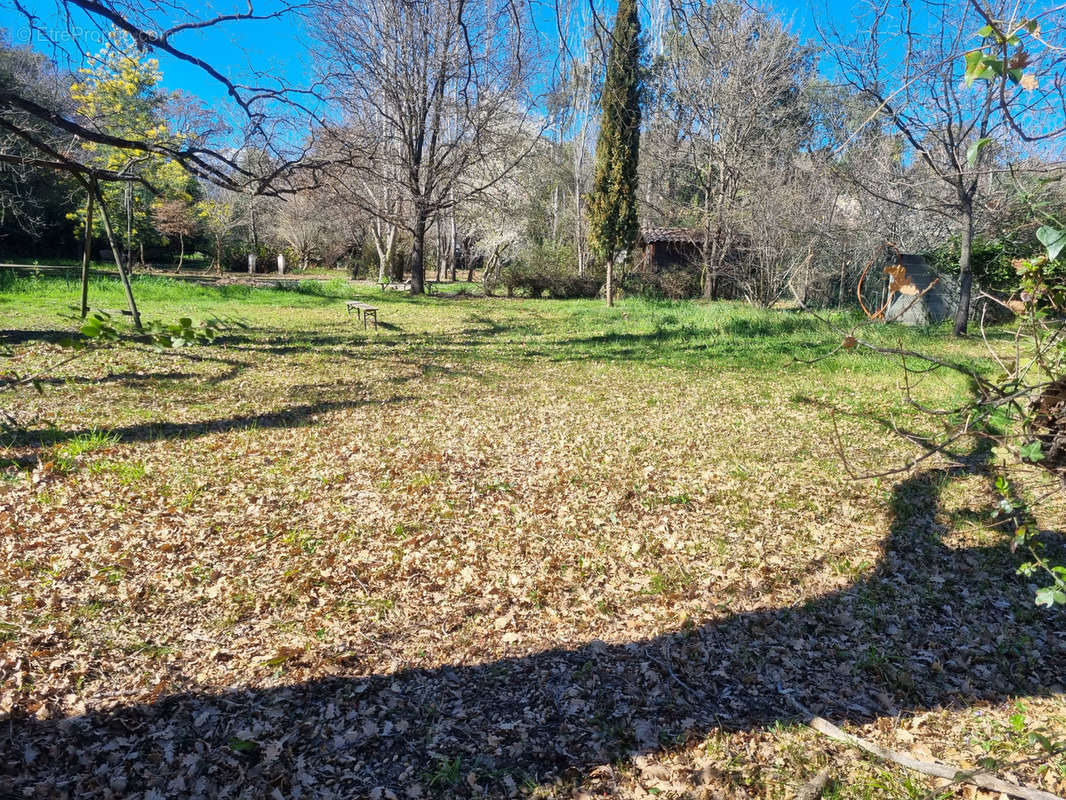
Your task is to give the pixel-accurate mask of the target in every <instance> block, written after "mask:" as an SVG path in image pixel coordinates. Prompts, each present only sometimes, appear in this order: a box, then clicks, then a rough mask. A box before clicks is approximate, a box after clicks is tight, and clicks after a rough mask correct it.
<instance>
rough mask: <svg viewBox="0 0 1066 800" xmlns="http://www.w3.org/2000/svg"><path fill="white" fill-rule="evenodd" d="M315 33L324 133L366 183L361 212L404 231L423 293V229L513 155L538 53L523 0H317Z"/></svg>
mask: <svg viewBox="0 0 1066 800" xmlns="http://www.w3.org/2000/svg"><path fill="white" fill-rule="evenodd" d="M314 19H315V32H316V36H317V38H318V40H319V41H320V43H321V58H320V61H321V63H323V64H329V65H330V67H329V69H328V70H327V71H326V73H325V74H324V75H323V76H322V82H323V84H325V85H328V86H330V87H331V91H332V95H333V97H334V98H335V99H336V100H337V101H338V103H339V105H340V108H341V109H342V110H343V114H344V128H343V130H337V131H336V132H335V135H336V138H337V139H338V141H340V142H343V143H344V144H345V145H346V146H347V149H348V157H349V164H350V166H351V168H352V169H353V170H355V171H356V173H357V174H359V175H360V176H361V179H362V181H363V182H364V184H365V185H367V186H370V187H385V186H388V185H389V184H390V182H392V183H394V185H396V186H397V187H398V188H399V189H400V190H402V193H403V196H402V198H400V200H401V201H402V202H399V203H398V204H396V205H394V204H393V203H394V201H393V200H392V199H391V198H389V199H385V200H384V202H383V198H382V197H381V195H380V194H375V193H374V192H373V191H371V192H369V193H366V194H367V195H369V196H368V197H367V198H366V201H365V202H364V206H365V208H366V211H367V212H368V213H370V214H372V215H374V216H376V217H378V218H379V219H381V220H383V221H384V222H387V223H392V224H396V225H400V226H401V227H402V228H403V229H405V230H406V231H407V233H408V235H409V236H410V240H411V291H412V293H415V294H420V293H422V292H423V290H424V289H423V287H424V280H425V254H426V242H425V239H426V230H427V228H428V227H429V226H430V224H431V222H432V220H433V219H434V217H435V216H436V215H438V214H440V213H441V212H442V211H444V210H446V209H450V208H452V207H453V206H455V205H456V204H459V203H462V202H464V201H466V200H469V199H470V198H472V197H476V196H477V195H479V194H480V193H482V192H484V191H485V190H486V189H488V188H489V187H491V186H492V185H493V184H494V183H495V182H497V181H498V180H500V178H501V177H503V176H505V175H506V174H507V173H508V172H510V171H511V170H512V169H513V168H514V166H515V164H516V163H517V162H518V161H519V160H521V158H522V157H523V155H524V154H523V153H522V152H520V151H519V152H518V153H517V155H516V147H515V143H516V141H517V140H518V134H519V133H520V132H521V130H522V129H523V127H524V126H525V124H526V120H527V119H528V118H529V113H530V109H531V108H532V104H531V103H530V100H531V98H530V97H529V92H528V86H530V85H532V83H533V82H532V80H531V79H532V73H533V70H534V68H535V66H536V64H537V43H536V38H535V37H534V36H533V35H532V34H531V32H530V31H529V30H528V26H529V22H528V20H529V19H530V15H529V12H528V9H527V8H526V7H525V6H524V5H522V4H519V3H518V2H515V0H484V2H467V0H425V2H420V3H395V2H392V0H319V2H318V3H317V4H316V7H315V14H314Z"/></svg>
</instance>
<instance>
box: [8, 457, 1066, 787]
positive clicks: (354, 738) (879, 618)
mask: <svg viewBox="0 0 1066 800" xmlns="http://www.w3.org/2000/svg"><path fill="white" fill-rule="evenodd" d="M967 476H971V477H972V476H981V477H982V478H988V477H989V473H988V468H987V466H986V462H985V461H984V460H983V454H977V455H975V457H974V458H972V459H970V460H969V461H968V462H967V463H966V464H965V465H963V466H960V467H957V468H952V469H941V470H931V471H927V472H924V473H921V474H916V475H914V476H913V477H910V478H908V479H906V480H903V481H902V482H900V483H899V484H898V485H897V486H896V487H895V488H894V490H893V494H892V499H891V510H892V513H893V521H892V523H891V527H890V531H889V535H888V538H887V540H886V542H885V547H884V553H883V556H882V558H881V559H880V561H879V563H878V564H877V565H876V567H875V568H874V569H873V570H872V571H871V572H870V573H869V574H868V575H867V576H866V577H863V578H861V579H859V580H857V581H856V582H855V583H853V584H852V585H850V586H847V587H846V588H843V589H841V590H839V591H834V592H831V593H829V594H826V595H823V596H819V597H816V598H813V599H811V600H809V601H807V602H805V603H803V604H802V605H795V606H788V607H780V608H765V609H762V610H756V611H751V612H745V613H723V614H722V615H721V616H719V617H716V618H710V619H705V620H703V621H701V622H700V623H699V624H695V625H692V626H690V627H687V628H685V629H682V630H680V631H676V632H672V633H668V634H666V635H662V636H659V637H655V638H651V639H646V640H639V641H633V642H623V643H617V644H605V643H602V642H598V641H593V642H589V643H587V644H585V645H582V646H578V647H572V648H566V647H560V648H555V649H548V650H539V651H532V652H521V649H522V648H521V646H520V645H519V646H518V647H514V646H512V648H511V652H510V653H508V654H506V655H502V656H501V655H495V656H492V657H489V658H488V660H486V661H484V662H483V663H472V664H460V663H457V664H447V665H443V666H440V667H436V668H432V669H420V668H418V667H417V666H415V665H411V664H408V665H404V666H403V667H402V668H401V669H400V670H399V671H398V672H395V673H392V674H383V673H376V672H373V669H374V668H375V666H376V665H377V664H378V663H379V660H380V658H379V657H380V654H379V653H377V652H374V651H373V649H372V648H371V647H370V646H366V650H365V652H363V653H360V654H357V655H356V657H355V658H350V659H347V660H345V661H343V662H338V663H339V664H340V668H341V669H342V670H343V671H345V672H347V673H348V674H347V675H345V676H340V677H332V678H324V679H319V680H309V681H306V682H303V683H298V684H296V685H289V686H281V687H276V688H265V689H260V688H254V687H252V688H237V689H225V690H206V689H205V690H198V689H193V690H189V691H171V692H169V693H168V692H163V693H162V694H161V695H160V696H158V698H154V696H153V698H154V699H152V700H150V701H147V702H143V703H132V704H127V705H121V706H118V707H115V708H111V709H109V710H106V711H93V712H90V713H87V714H85V715H83V716H80V717H74V718H69V719H57V720H43V721H42V720H39V719H37V718H35V717H34V716H32V715H29V714H26V713H21V712H19V713H15V714H13V715H12V716H11V717H10V718H9V719H8V721H7V723H6V724H5V726H4V729H3V731H2V732H0V764H2V767H3V768H2V769H0V773H2V774H4V775H6V776H7V777H6V778H0V790H2V791H6V792H9V793H11V795H12V796H15V795H17V796H47V795H49V793H50V792H55V791H59V790H60V787H61V790H62V791H63V792H65V793H67V794H69V795H70V796H77V797H80V798H96V797H101V798H102V797H107V796H111V795H110V794H109V793H110V792H112V791H113V789H112V788H111V787H114V786H116V785H120V786H122V787H123V789H122V792H121V793H122V794H125V795H127V796H129V795H132V794H134V793H139V792H149V791H152V790H154V791H156V792H158V793H159V794H160V795H161V796H175V795H177V794H181V795H197V794H200V795H204V796H212V797H213V796H221V795H222V794H224V793H225V792H226V791H227V790H229V789H234V790H235V789H236V787H239V788H240V790H241V791H242V792H244V794H243V795H242V796H268V795H269V794H270V793H271V792H272V791H277V792H280V793H281V794H282V795H284V796H290V795H293V796H294V795H300V796H304V795H308V796H310V795H311V794H313V795H314V796H322V797H327V796H328V797H365V796H367V795H368V794H369V793H370V791H371V790H373V789H374V788H375V787H385V788H387V789H391V790H392V791H394V792H395V793H396V794H397V795H398V796H399V797H403V796H404V790H405V789H407V788H408V787H410V786H411V785H412V784H415V783H420V784H422V787H423V789H425V790H426V791H428V792H430V793H431V794H437V795H446V796H455V797H470V796H474V795H476V796H487V797H505V796H509V795H510V794H512V793H513V787H514V786H515V784H516V783H517V784H521V783H523V782H524V781H526V782H532V783H537V784H547V783H550V782H552V781H555V780H558V779H560V778H565V777H567V776H583V775H587V773H588V772H589V771H590V770H591V769H592V768H594V767H595V766H597V765H600V764H604V763H611V762H612V760H614V759H618V758H623V757H626V756H628V755H630V754H633V753H640V752H645V753H647V752H653V751H668V750H670V749H671V748H672V747H675V746H677V744H678V743H679V742H683V741H685V740H687V739H689V738H691V737H696V739H697V741H699V740H700V739H701V738H702V737H704V736H706V735H708V734H710V733H713V732H714V731H716V730H723V729H725V730H739V729H752V728H757V727H761V726H766V725H769V724H771V723H775V722H785V723H788V722H791V721H794V720H795V719H796V717H797V713H796V711H795V707H794V705H793V704H792V703H791V702H790V701H789V700H788V699H787V698H786V696H785V694H790V695H791V696H792V697H794V698H796V699H797V700H799V701H800V702H801V703H803V704H804V705H806V706H807V707H809V708H811V709H813V710H814V711H815V712H816V713H820V714H822V715H824V716H826V717H829V718H831V719H834V720H836V721H838V722H840V721H851V722H867V721H869V720H872V719H874V718H876V717H879V716H892V715H896V714H899V713H910V712H917V711H920V710H925V709H944V708H948V709H965V708H969V707H973V706H975V705H979V704H983V703H1001V702H1004V701H1008V700H1012V699H1013V698H1016V697H1027V696H1029V697H1035V696H1045V695H1050V694H1052V693H1060V692H1062V691H1064V689H1063V686H1062V682H1063V677H1062V673H1061V665H1062V664H1063V663H1064V660H1066V615H1064V614H1063V613H1062V612H1061V611H1055V610H1043V609H1038V608H1036V607H1034V606H1033V601H1032V594H1031V592H1030V590H1029V589H1028V588H1027V587H1025V586H1024V585H1023V584H1022V583H1021V582H1020V581H1019V579H1018V578H1017V577H1016V576H1015V574H1014V570H1015V567H1016V559H1015V558H1014V556H1012V554H1011V553H1010V551H1009V549H1008V546H1007V545H1006V543H997V544H992V545H988V546H972V547H967V548H963V549H954V548H952V547H949V546H948V545H947V544H946V543H945V542H944V541H942V537H943V536H944V534H945V533H946V530H947V529H946V528H945V527H943V526H942V524H941V522H940V521H939V520H944V518H945V516H948V517H950V516H951V515H950V514H949V513H948V512H947V511H946V510H945V509H944V508H943V507H942V506H941V504H940V502H939V493H940V492H941V491H942V489H943V487H944V486H946V485H947V484H949V483H950V482H951V481H953V480H955V479H957V478H962V477H967ZM977 499H978V500H979V501H980V502H979V505H980V506H981V507H982V508H984V507H986V506H987V505H988V502H989V498H977ZM947 524H948V525H949V526H950V524H951V520H949V521H948V523H947ZM1048 538H1049V539H1051V540H1052V544H1053V545H1054V546H1055V547H1056V548H1058V549H1059V550H1061V546H1062V537H1061V536H1059V535H1058V534H1050V535H1049V537H1048ZM737 591H738V592H739V593H740V595H741V598H742V600H743V601H744V602H746V603H749V604H751V603H752V602H755V601H756V599H757V597H758V591H759V590H758V587H757V586H755V587H752V588H751V589H748V590H744V589H738V590H737ZM489 627H490V631H489V633H487V634H485V640H486V642H485V650H486V652H487V653H497V654H498V653H500V652H505V651H506V650H507V647H506V646H505V645H503V644H502V643H501V642H500V641H498V640H499V639H500V637H501V636H502V634H500V633H497V632H495V631H492V630H491V626H489ZM233 644H234V646H240V643H239V642H234V643H233ZM362 664H365V665H366V666H365V667H362V666H361V665H362ZM145 691H146V695H147V694H148V690H147V689H146V690H145ZM234 742H237V745H235V744H234ZM31 756H32V757H31ZM450 765H458V766H457V767H456V768H454V769H452V768H450ZM446 767H447V768H446ZM469 773H473V777H472V778H471V780H472V781H473V783H474V784H476V788H475V786H473V785H471V784H469V783H468V782H467V778H466V776H467V775H468V774H469ZM442 776H443V777H442ZM715 780H716V781H718V782H719V784H720V785H726V786H728V785H729V784H730V783H731V782H733V781H736V782H737V783H736V785H737V786H740V785H741V781H742V780H743V778H742V776H740V775H737V776H733V775H730V774H729V773H728V772H726V773H721V774H718V775H717V776H715ZM116 782H117V783H116ZM138 796H140V795H138Z"/></svg>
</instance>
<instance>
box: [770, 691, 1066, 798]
mask: <svg viewBox="0 0 1066 800" xmlns="http://www.w3.org/2000/svg"><path fill="white" fill-rule="evenodd" d="M781 693H782V694H784V695H785V697H788V699H789V700H791V701H792V704H793V705H794V706H796V708H798V709H799V710H800V711H801V712H803V714H804V716H805V717H806V718H807V719H806V720H805V722H806V723H807V725H809V726H810V727H811V728H813V729H814V730H816V731H818V732H819V733H821V734H823V735H825V736H828V737H829V738H830V739H833V740H834V741H837V742H842V743H844V744H848V745H851V746H852V747H857V748H859V749H860V750H865V751H866V752H867V753H870V754H871V755H874V756H877V757H878V758H880V759H881V760H882V761H891V762H892V763H893V764H899V765H900V766H901V767H906V768H907V769H911V770H914V771H915V772H920V773H922V774H923V775H931V776H933V777H935V778H944V779H945V780H949V781H952V782H953V783H972V784H973V785H974V786H978V787H980V788H982V789H988V790H990V791H993V792H1002V793H1003V794H1006V795H1010V796H1011V797H1020V798H1023V800H1063V798H1061V797H1059V796H1058V795H1055V794H1051V793H1050V792H1045V791H1043V790H1042V789H1030V788H1029V787H1027V786H1019V785H1018V784H1016V783H1011V782H1010V781H1005V780H1002V779H1000V778H996V777H994V776H992V775H987V774H985V773H983V772H978V771H974V770H970V771H967V770H963V769H960V768H958V767H955V766H952V765H951V764H935V763H932V762H930V761H919V760H918V759H917V758H914V757H913V756H909V755H907V754H906V753H900V752H897V751H895V750H888V749H887V748H884V747H881V746H880V745H878V744H874V743H873V742H869V741H867V740H866V739H862V738H860V737H858V736H853V735H852V734H850V733H847V732H845V731H843V730H841V729H840V728H838V727H837V726H836V725H834V724H833V723H832V722H829V721H828V720H826V719H823V718H822V717H819V716H816V715H815V714H813V713H811V711H810V710H809V709H807V708H804V706H803V705H802V704H801V703H800V702H799V701H798V700H796V698H794V697H792V696H791V695H789V694H786V693H785V692H784V691H782V692H781Z"/></svg>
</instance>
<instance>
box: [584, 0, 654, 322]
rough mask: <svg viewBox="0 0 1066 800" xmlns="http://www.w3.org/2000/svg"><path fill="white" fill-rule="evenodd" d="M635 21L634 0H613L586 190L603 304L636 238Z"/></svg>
mask: <svg viewBox="0 0 1066 800" xmlns="http://www.w3.org/2000/svg"><path fill="white" fill-rule="evenodd" d="M640 56H641V41H640V20H639V19H637V0H618V16H617V17H616V18H615V23H614V30H612V31H611V49H610V52H609V54H608V56H607V74H606V76H605V78H604V81H603V98H602V101H601V106H602V108H603V113H602V117H601V120H600V136H599V139H598V140H597V141H596V161H595V170H594V176H593V183H592V194H591V196H590V197H589V202H588V214H589V244H590V245H591V248H592V252H593V254H594V255H595V256H596V257H597V258H600V259H602V260H603V261H605V262H606V265H607V305H609V306H610V305H614V285H613V284H614V263H615V260H616V259H617V257H618V256H619V255H621V254H628V253H630V252H631V251H632V250H633V247H634V246H635V245H636V241H637V232H638V226H637V158H638V151H639V149H640V95H641V82H640Z"/></svg>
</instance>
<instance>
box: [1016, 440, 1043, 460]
mask: <svg viewBox="0 0 1066 800" xmlns="http://www.w3.org/2000/svg"><path fill="white" fill-rule="evenodd" d="M1018 452H1019V453H1020V454H1021V457H1022V458H1023V459H1025V460H1026V461H1032V462H1033V463H1034V464H1035V463H1036V462H1037V461H1040V460H1042V459H1043V458H1044V453H1043V452H1042V451H1041V449H1040V442H1039V441H1033V442H1029V444H1023V445H1022V446H1021V447H1019V448H1018Z"/></svg>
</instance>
